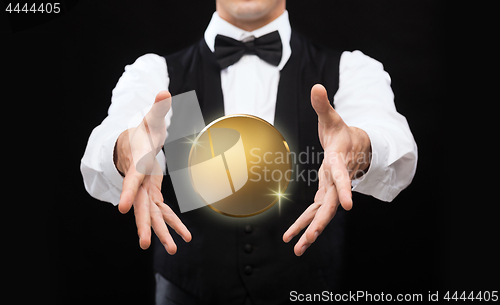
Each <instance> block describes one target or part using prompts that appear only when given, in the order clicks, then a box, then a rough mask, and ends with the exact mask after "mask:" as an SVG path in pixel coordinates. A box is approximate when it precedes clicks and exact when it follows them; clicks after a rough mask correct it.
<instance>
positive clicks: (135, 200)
mask: <svg viewBox="0 0 500 305" xmlns="http://www.w3.org/2000/svg"><path fill="white" fill-rule="evenodd" d="M170 106H171V95H170V93H169V92H168V91H161V92H160V93H158V94H157V95H156V99H155V102H154V104H153V106H152V108H151V110H150V111H149V112H148V113H147V114H146V116H145V117H144V119H143V120H142V122H141V123H140V124H139V126H137V127H134V128H130V129H127V130H125V131H124V132H122V133H121V134H120V136H119V137H118V140H117V141H116V144H115V151H114V162H115V165H116V168H117V169H118V171H120V172H121V173H122V174H123V175H124V176H125V178H124V179H123V188H122V193H121V196H120V202H119V204H118V209H119V210H120V212H121V213H127V212H128V211H129V210H130V208H131V207H132V206H134V214H135V221H136V224H137V233H138V235H139V244H140V246H141V248H142V249H147V248H148V247H149V245H150V244H151V227H153V230H154V231H155V233H156V235H157V236H158V238H159V239H160V241H161V243H162V244H163V245H164V246H165V249H166V250H167V252H168V253H169V254H175V252H176V251H177V245H176V244H175V242H174V240H173V239H172V236H171V235H170V233H169V230H168V228H167V225H166V224H168V225H169V226H170V227H172V228H173V229H174V230H175V231H176V232H177V234H179V235H180V236H181V237H182V238H183V239H184V240H185V241H186V242H189V241H190V240H191V233H190V232H189V230H188V229H187V228H186V226H185V225H184V224H183V223H182V222H181V220H180V219H179V217H177V215H176V214H175V213H174V212H173V211H172V209H171V208H170V207H169V206H168V205H166V204H165V203H164V202H163V196H162V194H161V183H162V180H163V172H162V170H161V167H160V164H159V163H158V161H157V160H156V155H157V154H158V152H159V151H160V150H161V148H162V145H163V143H164V141H165V135H166V129H167V128H166V123H165V116H166V115H167V112H168V111H169V110H170Z"/></svg>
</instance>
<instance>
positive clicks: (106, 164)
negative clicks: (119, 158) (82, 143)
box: [100, 132, 123, 205]
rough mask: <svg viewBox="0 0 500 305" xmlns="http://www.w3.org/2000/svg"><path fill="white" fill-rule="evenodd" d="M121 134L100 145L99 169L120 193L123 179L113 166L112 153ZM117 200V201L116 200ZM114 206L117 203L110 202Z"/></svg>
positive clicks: (114, 135)
mask: <svg viewBox="0 0 500 305" xmlns="http://www.w3.org/2000/svg"><path fill="white" fill-rule="evenodd" d="M120 134H121V132H119V133H116V134H113V135H112V136H110V137H109V138H107V139H106V141H105V142H104V143H103V145H102V149H101V158H100V159H101V168H102V169H103V174H104V176H105V177H106V178H108V179H109V181H110V182H111V184H112V185H113V186H114V187H115V188H116V189H118V190H120V191H121V189H122V184H123V177H122V175H120V172H118V169H117V168H116V166H115V162H114V161H113V152H114V149H115V144H116V140H118V137H119V136H120ZM118 200H119V199H118ZM112 203H113V204H114V205H117V204H118V201H117V202H112Z"/></svg>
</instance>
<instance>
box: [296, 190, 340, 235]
mask: <svg viewBox="0 0 500 305" xmlns="http://www.w3.org/2000/svg"><path fill="white" fill-rule="evenodd" d="M337 207H338V196H337V191H336V189H335V187H333V186H332V187H330V188H328V190H327V192H326V194H325V197H324V199H323V204H322V205H321V207H320V208H319V209H318V212H317V213H316V215H315V217H314V219H313V221H312V222H311V224H310V225H309V227H307V230H306V231H305V232H304V235H305V236H306V239H307V241H308V242H309V243H313V242H315V241H316V239H317V238H318V236H319V235H320V234H321V233H323V231H324V230H325V228H326V226H327V225H328V224H329V223H330V221H331V220H332V219H333V217H334V216H335V214H336V212H337Z"/></svg>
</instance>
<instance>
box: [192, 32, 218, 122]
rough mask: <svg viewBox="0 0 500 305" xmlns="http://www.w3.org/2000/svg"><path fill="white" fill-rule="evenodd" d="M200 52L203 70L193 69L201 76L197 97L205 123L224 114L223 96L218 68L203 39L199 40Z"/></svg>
mask: <svg viewBox="0 0 500 305" xmlns="http://www.w3.org/2000/svg"><path fill="white" fill-rule="evenodd" d="M200 52H201V58H204V59H205V60H202V62H203V72H202V73H200V71H194V73H199V77H201V79H200V81H199V86H200V87H201V92H200V95H199V96H198V99H199V100H200V106H201V112H202V113H203V117H204V118H205V125H207V124H209V123H211V122H212V121H214V120H216V119H218V118H220V117H222V116H224V97H223V96H222V86H221V80H220V68H219V65H218V63H217V61H216V59H215V55H214V53H212V51H210V49H209V48H208V46H207V44H206V42H205V39H202V40H201V41H200Z"/></svg>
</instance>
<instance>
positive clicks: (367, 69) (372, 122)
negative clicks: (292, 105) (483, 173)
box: [334, 51, 417, 201]
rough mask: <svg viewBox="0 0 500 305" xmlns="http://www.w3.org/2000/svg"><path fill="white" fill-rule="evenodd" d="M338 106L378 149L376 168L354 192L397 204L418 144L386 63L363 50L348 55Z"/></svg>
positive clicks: (372, 167) (342, 60)
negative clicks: (398, 103) (397, 103)
mask: <svg viewBox="0 0 500 305" xmlns="http://www.w3.org/2000/svg"><path fill="white" fill-rule="evenodd" d="M334 105H335V110H336V111H337V112H338V113H339V115H340V116H341V117H342V119H343V120H344V122H345V123H346V124H347V125H349V126H355V127H358V128H361V129H363V130H364V131H365V132H366V133H367V134H368V136H369V137H370V141H371V145H372V156H371V164H370V168H369V170H368V172H367V173H366V174H365V175H363V176H362V177H361V178H360V179H358V180H354V181H353V182H352V185H353V191H356V192H359V193H363V194H366V195H372V196H373V197H375V198H377V199H380V200H383V201H392V200H393V199H394V198H395V197H396V196H397V195H398V194H399V193H400V192H401V191H402V190H403V189H405V188H406V187H407V186H408V185H409V184H410V183H411V181H412V179H413V176H414V175H415V171H416V167H417V144H416V143H415V140H414V139H413V135H412V133H411V131H410V127H409V126H408V123H407V121H406V118H405V117H404V116H402V115H401V114H399V113H398V112H397V111H396V107H395V105H394V94H393V92H392V89H391V78H390V76H389V74H388V73H387V72H385V71H384V67H383V66H382V64H381V63H380V62H378V61H376V60H374V59H372V58H370V57H368V56H366V55H364V54H363V53H362V52H360V51H354V52H344V53H343V54H342V56H341V58H340V67H339V89H338V91H337V93H336V94H335V97H334Z"/></svg>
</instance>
